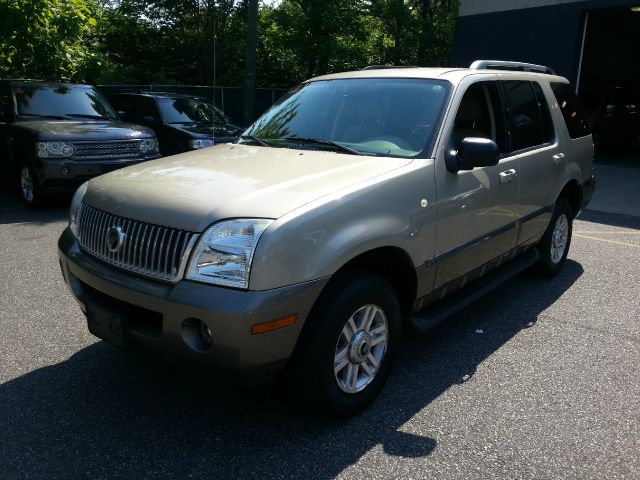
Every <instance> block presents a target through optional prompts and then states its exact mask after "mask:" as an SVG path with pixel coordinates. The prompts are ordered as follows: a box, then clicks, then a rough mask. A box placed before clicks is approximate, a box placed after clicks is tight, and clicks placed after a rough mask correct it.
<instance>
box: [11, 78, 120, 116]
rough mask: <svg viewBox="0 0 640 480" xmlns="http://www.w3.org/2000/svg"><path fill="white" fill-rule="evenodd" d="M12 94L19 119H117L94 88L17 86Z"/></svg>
mask: <svg viewBox="0 0 640 480" xmlns="http://www.w3.org/2000/svg"><path fill="white" fill-rule="evenodd" d="M13 93H14V95H15V98H16V104H17V107H18V115H20V116H22V117H44V118H46V117H54V118H55V117H63V118H96V119H99V118H107V119H109V120H113V119H116V118H117V114H116V112H115V111H114V110H113V108H112V107H111V105H109V103H108V102H107V101H106V99H105V98H104V97H103V96H102V95H101V94H100V93H99V92H98V91H97V90H96V89H94V88H92V87H86V86H82V85H59V86H51V85H18V86H16V87H14V89H13Z"/></svg>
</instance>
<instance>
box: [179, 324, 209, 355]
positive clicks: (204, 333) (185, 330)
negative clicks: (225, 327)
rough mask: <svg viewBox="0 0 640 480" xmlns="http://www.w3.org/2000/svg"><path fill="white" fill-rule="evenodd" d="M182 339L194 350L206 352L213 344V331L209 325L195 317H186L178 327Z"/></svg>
mask: <svg viewBox="0 0 640 480" xmlns="http://www.w3.org/2000/svg"><path fill="white" fill-rule="evenodd" d="M180 333H181V334H182V340H184V343H186V344H187V346H188V347H189V348H191V349H192V350H195V351H196V352H206V351H207V350H209V349H210V348H211V345H213V332H212V331H211V329H210V328H209V326H208V325H207V324H206V323H204V322H203V321H202V320H199V319H197V318H187V319H186V320H185V321H184V322H182V327H181V328H180Z"/></svg>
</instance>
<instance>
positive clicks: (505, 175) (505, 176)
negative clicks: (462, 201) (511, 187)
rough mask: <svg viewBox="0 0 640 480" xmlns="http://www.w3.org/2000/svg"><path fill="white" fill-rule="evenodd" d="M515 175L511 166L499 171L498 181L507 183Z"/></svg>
mask: <svg viewBox="0 0 640 480" xmlns="http://www.w3.org/2000/svg"><path fill="white" fill-rule="evenodd" d="M515 176H516V171H515V170H514V169H513V168H510V169H509V170H505V171H504V172H500V183H509V182H511V181H513V179H514V178H515Z"/></svg>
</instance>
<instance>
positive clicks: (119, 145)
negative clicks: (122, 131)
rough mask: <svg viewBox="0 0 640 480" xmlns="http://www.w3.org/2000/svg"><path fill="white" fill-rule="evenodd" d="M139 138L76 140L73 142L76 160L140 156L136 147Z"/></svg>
mask: <svg viewBox="0 0 640 480" xmlns="http://www.w3.org/2000/svg"><path fill="white" fill-rule="evenodd" d="M139 144H140V140H127V141H120V142H100V143H97V142H76V143H74V144H73V149H74V154H73V157H74V158H75V159H76V160H97V159H105V158H106V159H116V158H137V157H142V153H140V150H139V149H138V145H139Z"/></svg>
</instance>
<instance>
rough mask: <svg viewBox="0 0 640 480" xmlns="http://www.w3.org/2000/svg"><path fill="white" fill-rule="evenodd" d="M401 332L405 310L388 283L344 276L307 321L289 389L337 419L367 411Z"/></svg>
mask: <svg viewBox="0 0 640 480" xmlns="http://www.w3.org/2000/svg"><path fill="white" fill-rule="evenodd" d="M400 329H401V327H400V307H399V305H398V300H397V298H396V295H395V292H394V290H393V288H392V287H391V286H390V285H389V283H388V282H387V281H386V280H384V279H383V278H381V277H379V276H377V275H371V274H367V273H350V274H346V275H341V276H340V277H339V278H336V279H334V280H332V282H331V283H330V284H329V286H328V287H327V289H326V290H325V292H323V294H322V295H321V297H320V298H319V299H318V302H317V303H316V305H315V306H314V309H313V311H312V313H311V315H310V316H309V319H308V320H307V324H306V325H305V329H304V331H303V334H302V336H301V338H300V341H299V343H298V345H297V347H296V351H295V353H294V356H293V358H292V359H291V364H290V366H289V368H288V371H287V380H288V383H289V387H290V388H291V389H292V390H293V392H294V393H295V394H299V395H302V396H303V397H304V401H305V402H306V403H312V404H314V405H315V406H316V407H318V408H320V409H321V410H323V411H325V412H328V413H330V414H333V415H338V416H346V415H351V414H353V413H355V412H357V411H359V410H361V409H362V408H364V407H365V406H366V405H367V404H368V403H369V402H371V401H372V400H373V399H374V398H375V397H376V396H377V395H378V394H379V393H380V391H381V390H382V388H383V387H384V384H385V382H386V380H387V377H388V376H389V371H390V368H391V362H392V360H393V357H394V356H395V352H396V348H397V344H398V340H399V338H400Z"/></svg>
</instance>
